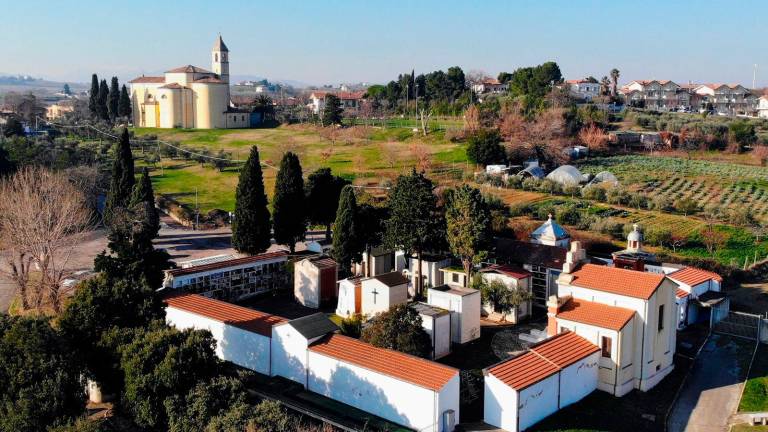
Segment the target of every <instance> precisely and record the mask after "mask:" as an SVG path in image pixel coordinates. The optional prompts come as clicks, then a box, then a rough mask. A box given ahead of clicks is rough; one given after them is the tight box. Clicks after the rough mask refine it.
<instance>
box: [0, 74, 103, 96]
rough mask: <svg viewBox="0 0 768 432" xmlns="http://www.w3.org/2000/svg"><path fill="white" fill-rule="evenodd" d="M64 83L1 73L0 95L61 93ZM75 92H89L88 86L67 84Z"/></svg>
mask: <svg viewBox="0 0 768 432" xmlns="http://www.w3.org/2000/svg"><path fill="white" fill-rule="evenodd" d="M64 84H65V83H64V82H59V81H48V80H46V79H44V78H35V77H31V76H29V75H11V74H2V73H0V93H7V92H23V93H27V92H32V93H35V94H51V93H57V92H60V91H61V90H62V89H63V88H64ZM67 84H69V88H70V89H71V90H72V91H73V92H80V91H84V90H88V85H86V84H83V83H67Z"/></svg>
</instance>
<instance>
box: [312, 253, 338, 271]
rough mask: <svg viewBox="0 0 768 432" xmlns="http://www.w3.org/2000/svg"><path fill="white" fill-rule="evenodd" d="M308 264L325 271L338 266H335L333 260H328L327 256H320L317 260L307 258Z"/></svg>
mask: <svg viewBox="0 0 768 432" xmlns="http://www.w3.org/2000/svg"><path fill="white" fill-rule="evenodd" d="M307 259H308V260H309V262H311V263H312V264H313V265H314V266H315V267H317V268H319V269H326V268H336V267H337V265H338V264H336V261H334V260H333V258H329V257H327V256H321V257H317V258H307Z"/></svg>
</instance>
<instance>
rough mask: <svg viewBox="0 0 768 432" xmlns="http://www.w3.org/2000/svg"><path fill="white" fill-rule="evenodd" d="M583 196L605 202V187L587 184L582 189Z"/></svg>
mask: <svg viewBox="0 0 768 432" xmlns="http://www.w3.org/2000/svg"><path fill="white" fill-rule="evenodd" d="M581 196H582V197H584V198H585V199H590V200H595V201H599V202H605V199H606V195H605V189H603V188H601V187H600V186H587V187H585V188H583V189H582V190H581Z"/></svg>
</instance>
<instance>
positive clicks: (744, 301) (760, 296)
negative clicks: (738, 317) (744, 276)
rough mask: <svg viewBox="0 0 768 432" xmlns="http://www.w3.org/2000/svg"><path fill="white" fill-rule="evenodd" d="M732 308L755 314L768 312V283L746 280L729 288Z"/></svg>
mask: <svg viewBox="0 0 768 432" xmlns="http://www.w3.org/2000/svg"><path fill="white" fill-rule="evenodd" d="M728 296H729V297H730V298H731V310H735V311H739V312H747V313H753V314H764V313H766V312H768V283H765V282H744V283H742V284H741V285H739V286H738V287H736V288H734V289H730V290H728Z"/></svg>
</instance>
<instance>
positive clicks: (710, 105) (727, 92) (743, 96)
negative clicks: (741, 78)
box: [693, 83, 758, 115]
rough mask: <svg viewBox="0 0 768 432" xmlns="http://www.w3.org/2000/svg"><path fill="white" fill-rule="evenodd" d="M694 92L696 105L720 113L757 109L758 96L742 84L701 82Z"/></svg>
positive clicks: (731, 113)
mask: <svg viewBox="0 0 768 432" xmlns="http://www.w3.org/2000/svg"><path fill="white" fill-rule="evenodd" d="M693 94H694V98H695V102H696V106H698V107H699V108H701V109H712V110H715V111H716V112H717V113H719V114H725V115H736V114H753V113H754V112H755V111H756V110H757V104H758V98H757V96H756V95H755V94H754V93H753V92H752V91H750V90H749V89H747V88H746V87H744V86H743V85H741V84H736V83H732V84H725V83H710V84H700V85H698V86H695V87H694V88H693Z"/></svg>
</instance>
